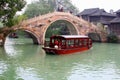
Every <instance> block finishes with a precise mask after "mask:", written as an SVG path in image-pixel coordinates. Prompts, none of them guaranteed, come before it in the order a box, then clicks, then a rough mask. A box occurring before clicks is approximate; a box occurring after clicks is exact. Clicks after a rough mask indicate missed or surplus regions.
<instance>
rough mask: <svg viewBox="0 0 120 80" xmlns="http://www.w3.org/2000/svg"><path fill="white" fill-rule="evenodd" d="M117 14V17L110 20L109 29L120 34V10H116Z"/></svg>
mask: <svg viewBox="0 0 120 80" xmlns="http://www.w3.org/2000/svg"><path fill="white" fill-rule="evenodd" d="M116 15H117V17H116V18H114V19H113V20H111V21H110V25H109V30H110V32H111V33H114V34H116V35H119V36H120V10H118V11H116Z"/></svg>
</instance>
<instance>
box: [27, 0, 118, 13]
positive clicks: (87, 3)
mask: <svg viewBox="0 0 120 80" xmlns="http://www.w3.org/2000/svg"><path fill="white" fill-rule="evenodd" d="M26 1H27V4H30V3H31V2H32V1H36V0H26ZM71 2H72V4H73V5H75V6H76V7H77V8H78V10H79V11H80V12H81V11H83V10H84V9H88V8H100V9H105V11H107V12H110V10H111V9H112V10H113V11H117V10H119V9H120V1H119V0H71Z"/></svg>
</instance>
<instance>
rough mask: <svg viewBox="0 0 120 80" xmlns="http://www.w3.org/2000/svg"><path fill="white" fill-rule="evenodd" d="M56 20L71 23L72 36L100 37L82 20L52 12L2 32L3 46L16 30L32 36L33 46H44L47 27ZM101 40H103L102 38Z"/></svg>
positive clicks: (90, 25) (94, 28)
mask: <svg viewBox="0 0 120 80" xmlns="http://www.w3.org/2000/svg"><path fill="white" fill-rule="evenodd" d="M58 20H64V21H67V22H69V23H71V24H72V25H73V27H74V29H75V33H74V34H76V35H88V34H89V33H98V34H100V35H101V32H100V31H99V30H98V28H97V27H96V26H95V25H93V24H91V23H89V22H87V21H85V20H83V19H82V18H79V17H77V16H74V15H72V14H70V13H66V12H53V13H48V14H45V15H40V16H38V17H34V18H31V19H28V20H25V21H23V22H22V23H20V24H19V25H16V26H14V27H12V28H10V29H6V30H4V31H5V32H7V33H5V34H6V35H4V34H3V33H2V34H3V35H4V36H3V35H1V34H0V38H1V37H3V38H4V39H3V38H1V39H3V44H4V41H5V38H6V37H7V35H8V34H9V33H10V32H11V31H12V32H13V31H16V30H24V31H26V32H28V33H30V34H32V35H33V42H34V43H35V44H44V40H45V33H46V31H47V29H48V27H49V26H50V25H51V24H52V23H54V22H56V21H58ZM7 30H8V31H7ZM71 32H72V31H71ZM71 34H72V33H71ZM101 39H103V38H102V36H101Z"/></svg>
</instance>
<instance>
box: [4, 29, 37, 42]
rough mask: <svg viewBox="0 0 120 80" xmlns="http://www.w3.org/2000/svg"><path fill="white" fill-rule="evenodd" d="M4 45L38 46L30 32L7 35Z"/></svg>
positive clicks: (22, 31)
mask: <svg viewBox="0 0 120 80" xmlns="http://www.w3.org/2000/svg"><path fill="white" fill-rule="evenodd" d="M5 44H39V42H38V39H37V37H36V36H35V35H34V34H32V33H31V32H30V31H26V30H16V31H14V32H11V33H9V34H8V36H7V37H6V40H5Z"/></svg>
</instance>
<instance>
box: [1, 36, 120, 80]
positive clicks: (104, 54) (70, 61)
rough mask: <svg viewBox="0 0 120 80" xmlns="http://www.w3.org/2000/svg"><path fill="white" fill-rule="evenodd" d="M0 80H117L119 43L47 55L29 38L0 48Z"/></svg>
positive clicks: (119, 63)
mask: <svg viewBox="0 0 120 80" xmlns="http://www.w3.org/2000/svg"><path fill="white" fill-rule="evenodd" d="M0 80H120V44H111V43H94V44H93V47H92V49H90V50H88V51H84V52H79V53H75V54H69V55H47V54H45V52H44V51H43V50H42V46H40V45H33V44H32V41H31V40H30V39H9V38H8V39H7V40H6V43H5V47H4V48H1V47H0Z"/></svg>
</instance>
